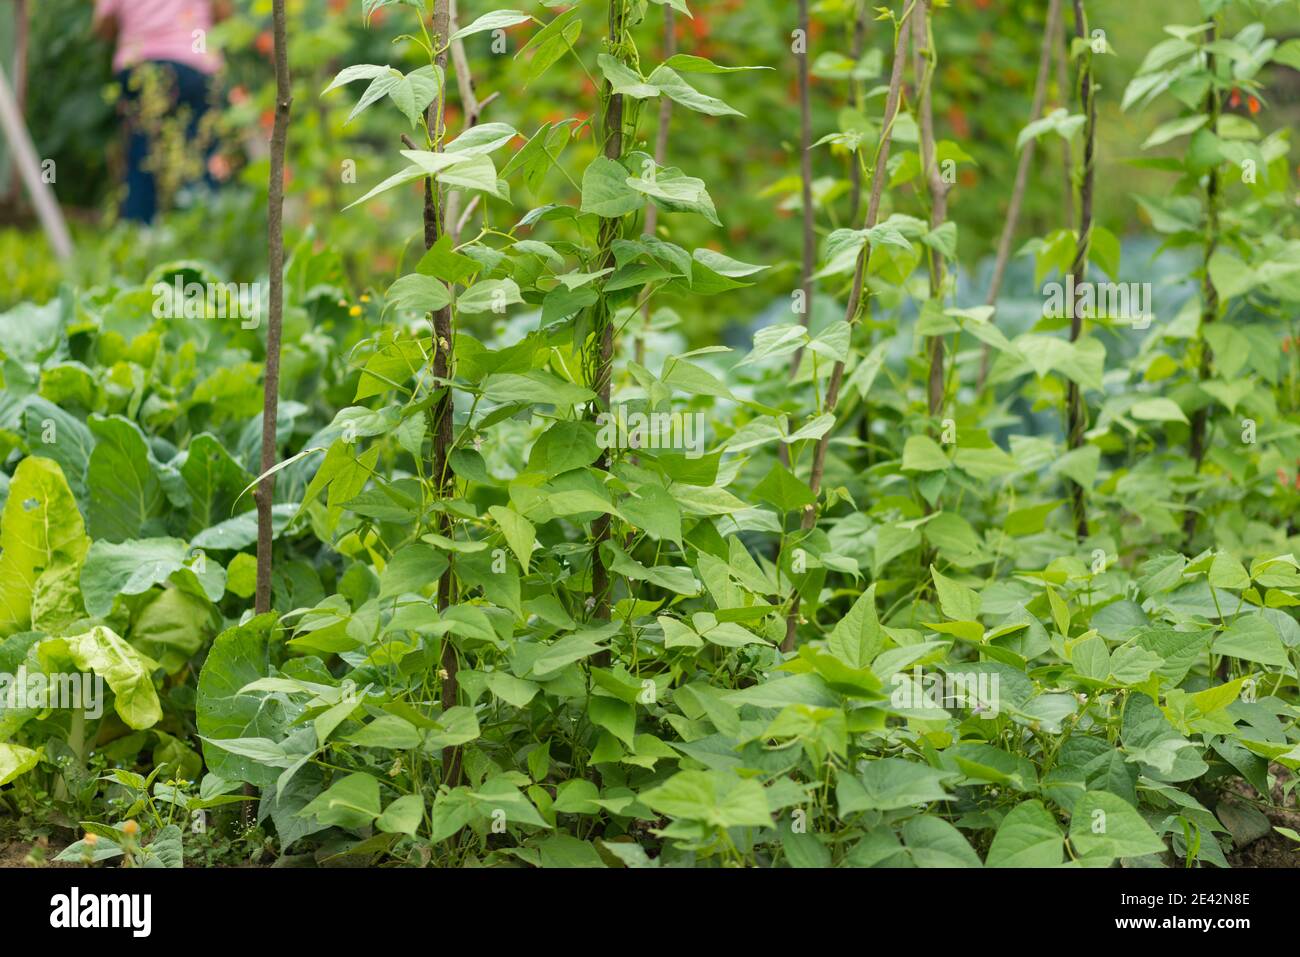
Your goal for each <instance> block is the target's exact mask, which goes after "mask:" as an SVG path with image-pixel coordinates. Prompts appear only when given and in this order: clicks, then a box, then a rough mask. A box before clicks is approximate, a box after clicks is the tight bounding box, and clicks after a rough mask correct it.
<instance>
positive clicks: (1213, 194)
mask: <svg viewBox="0 0 1300 957" xmlns="http://www.w3.org/2000/svg"><path fill="white" fill-rule="evenodd" d="M1218 35H1219V25H1218V20H1217V18H1215V20H1214V22H1212V23H1211V24H1210V26H1209V29H1208V30H1207V31H1206V43H1213V42H1214V41H1215V40H1216V39H1218ZM1217 66H1218V61H1217V58H1216V57H1215V55H1214V53H1213V52H1209V51H1207V52H1206V54H1205V69H1206V71H1207V72H1208V73H1209V75H1210V89H1209V92H1207V93H1206V94H1205V115H1206V116H1207V117H1209V124H1208V127H1207V128H1208V129H1209V130H1210V132H1215V131H1217V130H1218V128H1219V110H1220V99H1219V91H1218V90H1216V89H1215V87H1214V84H1215V82H1216V74H1217ZM1218 246H1219V168H1218V166H1213V167H1211V168H1210V172H1209V175H1208V176H1207V177H1206V182H1205V240H1204V244H1203V247H1202V259H1201V268H1202V276H1201V327H1200V336H1201V342H1200V345H1201V362H1200V367H1199V373H1198V378H1199V380H1200V381H1202V382H1204V381H1205V380H1206V379H1208V378H1210V375H1211V371H1212V367H1213V364H1214V355H1213V353H1212V352H1211V350H1210V345H1209V343H1208V342H1206V341H1205V339H1204V335H1205V329H1206V327H1207V326H1209V325H1210V323H1212V322H1214V321H1215V320H1216V319H1217V318H1218V317H1219V290H1218V289H1216V288H1215V286H1214V280H1213V279H1211V278H1210V258H1211V257H1212V256H1213V255H1214V251H1215V250H1216V249H1217V248H1218ZM1209 415H1210V410H1209V407H1208V406H1202V407H1201V408H1199V409H1197V410H1196V411H1195V412H1193V413H1192V428H1191V433H1190V435H1189V436H1188V440H1187V452H1188V455H1190V456H1191V459H1192V462H1193V464H1194V466H1195V469H1196V471H1197V472H1199V471H1200V470H1201V463H1202V462H1204V461H1205V452H1206V434H1205V433H1206V428H1207V426H1208V424H1209ZM1183 533H1184V534H1185V535H1186V537H1187V541H1188V544H1189V545H1190V544H1191V540H1192V536H1194V535H1195V534H1196V512H1194V511H1192V510H1191V509H1188V511H1187V514H1186V515H1185V516H1184V517H1183Z"/></svg>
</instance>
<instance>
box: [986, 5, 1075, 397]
mask: <svg viewBox="0 0 1300 957" xmlns="http://www.w3.org/2000/svg"><path fill="white" fill-rule="evenodd" d="M1060 35H1061V0H1048V4H1047V23H1046V24H1045V25H1044V27H1043V44H1042V50H1041V52H1040V53H1039V56H1038V76H1037V78H1036V79H1035V80H1034V101H1033V104H1032V105H1031V106H1030V108H1029V122H1030V123H1036V122H1037V121H1038V120H1039V119H1040V118H1041V117H1042V115H1043V107H1044V105H1045V104H1046V102H1047V81H1048V76H1049V74H1050V72H1051V67H1052V52H1053V51H1054V50H1055V49H1056V47H1057V45H1058V44H1057V40H1058V39H1059V37H1060ZM1062 62H1063V61H1062ZM1062 89H1063V90H1064V89H1065V87H1064V86H1062ZM1037 145H1038V141H1037V140H1034V139H1031V140H1030V141H1029V142H1028V143H1026V144H1025V148H1024V150H1022V151H1021V153H1020V162H1019V164H1018V165H1017V166H1016V180H1015V185H1013V186H1012V188H1011V202H1010V203H1009V204H1008V205H1007V218H1006V221H1005V222H1004V223H1003V224H1002V235H1001V236H1000V237H998V253H997V257H996V259H994V261H993V276H992V278H991V279H990V280H989V291H988V295H987V296H985V298H984V304H985V305H986V306H995V305H997V301H998V295H999V294H1000V293H1001V292H1002V281H1003V279H1005V278H1006V274H1007V263H1009V262H1010V261H1011V241H1012V240H1013V239H1015V236H1016V227H1017V226H1019V225H1020V210H1021V207H1022V206H1023V205H1024V201H1025V190H1026V189H1027V188H1028V186H1029V169H1030V167H1031V166H1032V165H1033V163H1034V150H1035V147H1037ZM1065 155H1066V156H1067V157H1068V156H1069V155H1070V144H1069V143H1068V142H1067V143H1066V144H1065ZM1067 161H1068V160H1067ZM1066 185H1067V187H1068V186H1069V174H1068V173H1067V174H1066ZM1066 203H1067V205H1069V204H1071V200H1070V191H1069V189H1067V191H1066ZM992 357H993V350H992V349H991V348H990V347H989V345H988V343H985V344H984V349H983V351H982V352H981V355H980V374H979V385H978V387H977V388H978V391H979V392H983V391H984V383H985V381H986V380H987V379H988V376H989V364H990V362H991V361H992Z"/></svg>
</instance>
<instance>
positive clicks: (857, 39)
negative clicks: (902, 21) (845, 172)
mask: <svg viewBox="0 0 1300 957" xmlns="http://www.w3.org/2000/svg"><path fill="white" fill-rule="evenodd" d="M866 49H867V5H866V3H865V2H863V0H859V2H858V9H857V12H856V13H855V14H854V20H853V63H854V65H856V64H857V63H858V62H859V61H860V60H861V59H862V54H863V53H864V52H866ZM850 86H851V88H852V96H851V100H852V104H853V106H854V107H855V108H856V109H858V110H861V109H862V105H863V100H864V99H865V98H866V90H864V89H863V84H862V81H861V80H859V79H857V78H856V77H855V78H854V79H853V80H851V81H850ZM852 160H853V162H852V164H851V165H850V168H849V183H850V186H849V196H850V202H851V205H850V206H849V225H850V226H852V225H853V224H854V223H856V222H857V221H858V214H859V213H860V212H861V211H862V163H861V161H860V160H859V158H858V153H857V151H856V150H854V152H853V156H852Z"/></svg>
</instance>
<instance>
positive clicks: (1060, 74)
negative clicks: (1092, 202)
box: [1053, 17, 1074, 229]
mask: <svg viewBox="0 0 1300 957" xmlns="http://www.w3.org/2000/svg"><path fill="white" fill-rule="evenodd" d="M1053 43H1054V44H1055V46H1056V87H1057V89H1058V90H1060V96H1061V103H1062V105H1064V104H1066V103H1068V102H1069V101H1070V92H1069V91H1070V25H1069V23H1067V22H1065V17H1061V34H1060V36H1058V37H1056V38H1055V39H1054V40H1053ZM1061 167H1062V172H1063V173H1064V174H1065V190H1064V195H1063V198H1064V200H1065V228H1066V229H1073V228H1074V155H1073V147H1072V146H1071V145H1070V141H1069V140H1068V139H1062V140H1061Z"/></svg>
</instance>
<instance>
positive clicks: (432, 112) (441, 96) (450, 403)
mask: <svg viewBox="0 0 1300 957" xmlns="http://www.w3.org/2000/svg"><path fill="white" fill-rule="evenodd" d="M432 26H433V32H432V39H433V44H434V53H433V60H434V67H435V69H436V70H437V73H438V78H439V79H438V82H439V89H438V95H437V96H436V97H434V100H433V102H432V103H430V104H429V107H428V109H427V110H426V111H425V114H424V117H425V125H426V126H427V127H428V132H429V148H430V149H431V150H432V151H433V152H435V153H439V152H441V151H442V140H443V135H444V132H445V131H444V129H443V126H444V116H445V111H446V106H447V55H448V50H449V44H448V37H450V36H451V0H434V4H433V24H432ZM443 212H444V210H443V204H442V194H441V190H440V189H439V187H438V185H437V184H436V183H435V182H434V179H433V177H432V176H429V177H426V178H425V181H424V246H425V248H426V249H432V248H433V247H434V246H435V245H437V243H438V240H439V239H441V238H442V236H443V234H444V233H445V232H446V223H445V221H444V220H443ZM454 342H455V330H454V328H453V325H452V317H451V306H449V305H448V306H444V307H443V308H441V309H439V310H438V311H437V312H435V313H434V314H433V368H432V372H433V377H434V379H435V380H436V381H438V382H443V383H446V385H445V386H444V388H443V392H442V395H440V396H439V397H438V399H437V401H436V402H434V405H433V408H432V410H431V417H432V420H433V421H432V423H431V424H432V429H431V432H432V439H433V481H434V490H435V492H436V494H437V496H438V498H440V499H442V500H444V501H445V500H447V499H451V498H454V497H455V495H456V488H455V485H456V478H455V475H454V474H453V473H452V471H451V450H452V446H453V444H454V442H455V437H454V434H453V424H454V423H453V421H452V420H453V418H454V416H455V413H456V400H455V393H454V392H453V390H452V387H451V372H452V370H451V356H452V350H453V348H454ZM451 526H452V519H451V515H450V513H448V512H441V513H440V514H439V515H438V533H439V534H440V535H443V536H444V537H447V538H450V537H451V535H452V531H453V529H452V527H451ZM453 559H454V556H453ZM455 588H456V571H455V566H454V564H451V563H449V564H448V566H447V568H446V569H445V570H444V571H443V573H442V577H441V578H439V579H438V610H439V611H445V610H446V609H447V608H448V607H450V605H451V604H452V601H453V599H454V594H455ZM441 664H442V706H443V707H444V708H451V707H454V706H455V705H456V702H457V701H458V700H459V697H460V686H459V682H458V680H457V671H458V662H457V660H456V648H455V646H454V645H453V644H452V643H451V641H450V640H449V639H448V638H446V637H444V639H443V644H442V662H441ZM442 766H443V781H444V783H446V784H447V785H448V786H450V787H455V786H456V784H457V782H458V781H459V779H460V749H459V748H456V747H454V746H449V747H446V748H443V751H442Z"/></svg>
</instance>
